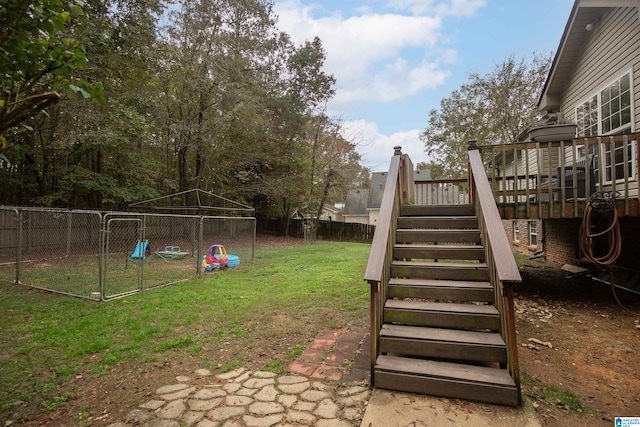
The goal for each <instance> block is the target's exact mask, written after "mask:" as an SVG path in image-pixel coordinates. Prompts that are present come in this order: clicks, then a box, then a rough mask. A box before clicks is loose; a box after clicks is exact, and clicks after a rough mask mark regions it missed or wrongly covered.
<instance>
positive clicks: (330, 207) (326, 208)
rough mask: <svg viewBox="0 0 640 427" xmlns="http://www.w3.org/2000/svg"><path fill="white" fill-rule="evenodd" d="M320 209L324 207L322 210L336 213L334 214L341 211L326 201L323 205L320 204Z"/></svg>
mask: <svg viewBox="0 0 640 427" xmlns="http://www.w3.org/2000/svg"><path fill="white" fill-rule="evenodd" d="M322 209H324V210H326V211H328V212H332V213H336V214H337V213H340V211H341V209H340V208H337V207H335V206H333V205H328V204H326V203H325V204H324V205H322Z"/></svg>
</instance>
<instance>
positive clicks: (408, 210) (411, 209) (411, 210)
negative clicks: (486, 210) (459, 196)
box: [400, 205, 475, 216]
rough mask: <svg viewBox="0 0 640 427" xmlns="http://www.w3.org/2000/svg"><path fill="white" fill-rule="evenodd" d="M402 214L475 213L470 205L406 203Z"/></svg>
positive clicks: (454, 214) (445, 214) (461, 214)
mask: <svg viewBox="0 0 640 427" xmlns="http://www.w3.org/2000/svg"><path fill="white" fill-rule="evenodd" d="M400 212H401V215H402V216H468V215H475V211H474V210H473V207H471V206H470V205H442V206H425V205H404V206H402V209H401V211H400Z"/></svg>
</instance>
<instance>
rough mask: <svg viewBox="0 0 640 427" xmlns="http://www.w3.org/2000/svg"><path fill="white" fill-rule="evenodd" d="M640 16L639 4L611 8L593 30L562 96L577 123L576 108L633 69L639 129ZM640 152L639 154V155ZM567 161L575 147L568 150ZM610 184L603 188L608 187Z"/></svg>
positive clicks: (633, 191)
mask: <svg viewBox="0 0 640 427" xmlns="http://www.w3.org/2000/svg"><path fill="white" fill-rule="evenodd" d="M639 26H640V17H639V14H638V8H637V7H626V8H611V9H610V10H609V12H608V13H606V14H604V15H603V17H602V19H601V21H600V22H599V23H598V24H597V25H596V27H595V28H594V29H593V31H592V35H591V37H590V38H589V40H588V41H587V43H586V44H585V47H584V51H583V53H582V55H581V56H580V58H579V59H578V61H577V62H576V64H575V72H574V74H573V78H572V79H571V80H570V81H569V84H568V85H567V87H566V89H565V91H564V93H563V95H562V100H563V101H562V103H561V106H560V110H561V111H562V113H563V115H564V117H565V118H566V119H568V120H569V121H570V122H575V120H576V112H575V109H576V107H577V106H578V105H581V104H583V103H584V102H585V101H586V100H587V99H588V98H590V97H592V96H593V95H595V94H596V93H598V92H599V91H600V90H602V89H604V87H606V85H608V84H610V83H611V82H612V81H613V80H614V79H615V78H616V77H619V76H622V75H623V74H624V73H626V72H628V71H631V78H632V81H633V82H632V86H633V101H632V102H633V104H632V109H633V114H632V117H633V119H632V123H631V131H632V132H635V131H637V130H638V129H640V108H639V106H640V30H639ZM636 155H638V154H636ZM565 156H566V159H567V161H570V160H572V159H573V150H572V148H571V147H570V146H569V147H567V148H566V149H565ZM607 189H608V188H607V187H604V188H602V190H607ZM629 195H630V196H632V197H635V196H637V195H638V181H637V171H636V176H635V177H632V180H631V181H630V183H629Z"/></svg>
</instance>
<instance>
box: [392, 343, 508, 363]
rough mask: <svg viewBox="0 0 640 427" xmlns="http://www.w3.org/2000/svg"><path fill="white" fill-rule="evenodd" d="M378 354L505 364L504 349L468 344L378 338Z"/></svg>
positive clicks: (505, 352)
mask: <svg viewBox="0 0 640 427" xmlns="http://www.w3.org/2000/svg"><path fill="white" fill-rule="evenodd" d="M380 352H381V353H389V354H396V355H401V356H416V357H431V358H435V359H449V360H465V361H473V362H495V363H506V362H507V350H506V348H504V347H495V346H484V345H479V344H469V343H447V342H440V341H425V340H411V339H400V338H389V337H380Z"/></svg>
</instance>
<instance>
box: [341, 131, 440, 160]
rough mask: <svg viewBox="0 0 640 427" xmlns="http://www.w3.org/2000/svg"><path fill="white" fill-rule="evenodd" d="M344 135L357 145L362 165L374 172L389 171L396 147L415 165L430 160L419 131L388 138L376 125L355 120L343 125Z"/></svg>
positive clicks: (398, 133)
mask: <svg viewBox="0 0 640 427" xmlns="http://www.w3.org/2000/svg"><path fill="white" fill-rule="evenodd" d="M342 135H343V136H344V137H345V138H346V139H348V140H349V141H351V142H353V143H356V144H357V147H358V148H357V150H358V152H359V153H360V155H361V156H362V161H361V164H362V165H363V166H366V167H368V168H370V169H371V171H372V172H383V171H386V170H389V162H390V160H391V157H393V153H394V147H396V146H400V147H402V152H403V153H404V154H408V155H409V157H410V158H411V161H412V162H413V164H414V165H417V164H418V163H419V162H426V161H428V160H429V158H428V157H427V154H426V153H425V152H424V144H423V143H422V141H420V130H418V129H412V130H408V131H402V132H396V133H394V134H392V135H388V136H387V135H383V134H381V133H380V132H379V130H378V126H377V125H376V124H375V123H373V122H369V121H365V120H355V121H351V122H345V123H344V124H343V126H342Z"/></svg>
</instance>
